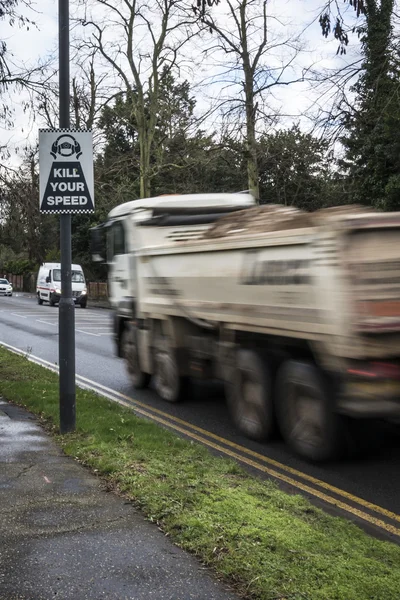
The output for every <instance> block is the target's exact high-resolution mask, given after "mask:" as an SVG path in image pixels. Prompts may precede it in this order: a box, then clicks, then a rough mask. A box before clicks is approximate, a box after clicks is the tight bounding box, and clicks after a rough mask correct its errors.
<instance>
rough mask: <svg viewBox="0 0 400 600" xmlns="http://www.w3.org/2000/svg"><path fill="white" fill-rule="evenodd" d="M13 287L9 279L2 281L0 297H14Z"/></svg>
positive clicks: (0, 281)
mask: <svg viewBox="0 0 400 600" xmlns="http://www.w3.org/2000/svg"><path fill="white" fill-rule="evenodd" d="M12 295H13V287H12V285H11V283H10V282H9V281H8V279H0V296H12Z"/></svg>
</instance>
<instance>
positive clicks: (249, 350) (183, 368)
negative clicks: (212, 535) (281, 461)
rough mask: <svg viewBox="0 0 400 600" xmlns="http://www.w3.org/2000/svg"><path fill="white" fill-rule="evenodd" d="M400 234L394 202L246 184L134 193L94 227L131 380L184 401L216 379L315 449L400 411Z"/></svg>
mask: <svg viewBox="0 0 400 600" xmlns="http://www.w3.org/2000/svg"><path fill="white" fill-rule="evenodd" d="M105 238H106V242H107V243H106V245H107V256H106V258H105V257H104V256H103V254H104V252H102V247H103V243H104V239H105ZM399 242H400V213H383V212H379V211H374V210H372V209H368V208H365V207H364V208H363V207H358V206H342V207H336V208H330V209H322V210H318V211H316V212H313V213H306V212H303V211H301V210H298V209H295V208H293V207H286V206H279V205H261V206H259V205H256V204H255V201H254V199H253V197H252V196H251V195H250V194H247V193H237V194H217V193H216V194H193V195H190V194H189V195H171V196H168V195H166V196H159V197H156V198H148V199H144V200H133V201H130V202H127V203H124V204H121V205H120V206H117V207H116V208H114V209H113V210H112V211H111V212H110V213H109V216H108V219H107V221H106V222H105V223H104V224H102V225H101V226H99V227H97V228H94V229H93V230H92V252H93V257H94V259H95V260H106V262H107V265H108V273H109V275H108V284H109V296H110V302H111V305H112V307H113V310H114V333H115V343H116V351H117V353H118V356H121V357H123V358H124V359H125V361H126V365H127V369H128V373H129V376H130V378H131V381H132V384H133V386H134V387H136V388H144V387H146V386H148V385H149V383H150V380H152V385H153V387H154V389H155V390H156V392H157V393H158V394H159V396H161V398H163V399H164V400H166V401H168V402H177V401H179V400H181V399H183V398H184V397H185V395H186V394H187V393H188V391H187V390H188V383H189V381H190V380H192V379H193V378H198V379H209V380H220V381H222V382H223V384H224V388H225V392H226V400H227V404H228V407H229V410H230V414H231V416H232V419H233V421H234V423H235V424H236V426H237V428H238V429H239V430H240V431H241V432H242V433H243V434H244V435H246V436H248V437H249V438H252V439H255V440H266V441H268V440H270V439H271V438H273V436H274V435H275V433H276V430H277V429H278V430H279V431H280V433H281V435H282V436H283V438H284V440H285V441H286V442H287V443H288V444H289V445H290V446H291V448H292V449H293V450H294V451H295V452H296V453H298V454H299V455H301V456H303V457H305V458H306V459H310V460H313V461H323V460H328V459H332V458H333V457H337V456H339V455H341V454H342V453H343V452H344V451H345V448H346V447H347V444H348V440H349V435H351V430H352V428H351V424H352V423H355V422H357V421H359V420H363V422H366V420H369V421H368V422H369V423H373V422H374V421H376V420H382V419H383V420H387V421H395V422H398V421H399V419H400V362H399V357H400V243H399ZM349 432H350V433H349Z"/></svg>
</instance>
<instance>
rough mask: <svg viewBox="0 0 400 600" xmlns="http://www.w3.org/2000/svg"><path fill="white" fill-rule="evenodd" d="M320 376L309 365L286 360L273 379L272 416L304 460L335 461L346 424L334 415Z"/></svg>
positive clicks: (342, 446) (338, 416)
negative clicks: (273, 404)
mask: <svg viewBox="0 0 400 600" xmlns="http://www.w3.org/2000/svg"><path fill="white" fill-rule="evenodd" d="M333 400H334V398H333V394H332V393H330V389H329V386H328V382H327V381H326V378H325V376H324V374H323V373H322V372H321V371H320V370H319V369H318V367H316V366H315V365H313V364H312V363H310V362H300V361H295V360H289V361H287V362H285V363H284V364H283V365H282V366H281V368H280V370H279V372H278V375H277V382H276V414H277V418H278V424H279V428H280V430H281V433H282V437H283V439H284V440H285V441H286V442H287V444H288V445H289V446H290V447H291V448H292V449H293V450H294V451H295V452H296V453H297V454H300V455H301V456H303V457H304V458H306V459H308V460H311V461H314V462H321V461H326V460H330V459H333V458H338V457H340V456H341V455H342V453H343V451H344V449H345V447H346V444H345V441H346V435H347V434H346V422H345V419H344V418H343V417H341V416H340V415H338V414H336V413H335V412H334V407H333Z"/></svg>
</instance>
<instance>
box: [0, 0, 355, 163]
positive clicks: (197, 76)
mask: <svg viewBox="0 0 400 600" xmlns="http://www.w3.org/2000/svg"><path fill="white" fill-rule="evenodd" d="M76 1H77V3H78V4H79V0H76ZM324 4H325V2H324V0H269V1H268V3H267V6H268V11H269V13H270V14H271V15H273V16H275V17H276V19H273V20H271V23H272V25H271V34H270V35H275V34H276V35H278V34H279V35H284V36H287V35H288V33H289V32H292V33H293V34H295V33H296V34H298V33H300V32H303V35H302V45H303V48H304V49H303V51H302V52H301V53H300V55H298V56H297V58H296V59H295V60H294V63H293V68H292V69H291V71H290V73H289V72H288V77H293V79H295V78H297V77H298V76H299V74H300V73H301V71H302V69H304V68H307V67H309V66H310V65H313V68H314V69H315V70H317V71H322V70H323V69H333V68H335V67H339V66H343V65H345V64H346V63H347V62H349V61H351V60H353V59H354V57H355V56H356V55H357V53H358V44H357V40H356V38H354V37H353V38H352V39H351V42H350V47H349V49H348V53H347V55H346V56H345V57H340V56H336V49H337V42H336V41H334V40H332V39H330V40H325V39H324V38H323V37H322V35H321V30H320V26H319V24H318V19H317V15H318V14H319V12H320V10H321V7H322V6H323V5H324ZM57 8H58V2H57V0H36V2H33V3H32V10H27V9H26V8H24V7H22V6H21V7H20V12H21V13H23V14H24V15H25V16H27V17H28V18H30V19H31V20H32V21H35V23H36V26H30V27H29V30H28V31H27V30H26V29H25V28H20V27H18V26H16V25H14V27H10V26H9V25H8V24H7V23H6V22H1V23H0V27H1V30H0V39H4V40H5V41H6V43H7V47H8V50H9V52H10V55H11V60H12V61H13V63H14V64H16V65H17V66H22V65H26V66H34V65H35V64H36V63H37V61H39V60H41V61H45V60H46V59H48V57H49V56H53V57H56V56H57V44H58V16H57ZM77 10H78V9H77V8H76V7H75V6H74V0H71V2H70V12H71V17H72V16H75V15H76V14H77ZM213 10H214V11H215V12H214V14H215V16H216V18H217V19H218V20H219V22H220V23H222V24H223V23H225V22H226V23H227V26H228V23H229V22H228V21H224V19H226V15H225V13H226V11H227V7H226V5H224V2H223V0H222V2H221V3H220V4H219V6H218V7H216V8H214V9H213ZM348 14H349V16H350V18H352V13H351V12H349V13H348ZM93 15H94V16H95V18H99V20H100V21H102V20H103V17H102V15H101V12H100V11H99V10H97V11H96V10H94V13H93ZM107 31H108V35H109V38H110V41H111V42H113V40H114V39H115V40H116V39H117V38H118V32H117V31H116V30H114V29H113V28H112V27H111V26H110V27H108V28H107ZM113 36H114V38H113ZM214 39H215V38H214ZM210 43H213V41H212V38H211V37H210V36H208V37H207V36H205V37H204V38H201V39H198V40H197V41H196V42H194V43H193V44H192V45H191V46H189V47H188V48H187V49H186V53H187V54H188V56H196V57H197V58H199V57H200V60H199V62H198V64H197V67H196V69H194V70H186V71H185V70H184V69H183V71H182V77H184V78H187V79H188V80H189V82H190V83H191V84H192V85H193V86H195V89H196V97H197V100H198V101H197V110H198V111H199V112H202V111H205V110H207V109H208V108H209V107H210V106H211V105H214V104H215V102H216V99H217V98H219V99H221V98H224V97H226V95H227V93H229V94H230V95H231V97H232V95H233V96H234V95H235V93H236V94H237V93H238V92H239V89H238V88H237V87H236V88H235V87H233V88H232V87H229V88H227V84H230V83H231V81H232V73H233V70H229V69H228V72H227V69H226V64H227V63H226V60H227V55H226V54H225V53H222V52H221V51H215V52H213V53H211V54H209V56H207V55H205V54H204V50H205V48H206V47H207V45H209V44H210ZM143 44H145V42H144V41H143ZM228 58H229V57H228ZM285 58H287V52H286V54H285V51H283V52H282V51H276V52H274V53H272V54H270V55H269V56H268V61H269V65H271V64H273V63H275V65H277V64H279V61H280V60H285ZM55 64H57V63H56V62H55ZM222 64H223V65H224V66H223V67H222V66H221V65H222ZM73 69H74V65H73V64H72V65H71V70H72V72H73ZM101 69H103V72H104V67H100V66H99V72H100V71H101ZM200 84H201V85H200ZM227 90H228V91H227ZM319 94H320V89H319V88H318V89H317V86H316V84H315V83H313V84H310V83H298V84H294V85H290V86H282V87H279V88H275V89H274V93H273V97H272V96H270V97H268V105H269V107H270V108H271V111H272V112H273V111H280V112H281V113H282V114H283V115H287V116H285V117H284V118H282V120H281V122H280V124H278V125H277V126H278V127H287V126H290V125H291V124H292V123H295V122H297V121H300V122H301V124H302V127H304V128H307V127H310V122H309V121H308V120H307V119H304V117H301V115H302V113H303V112H304V111H305V110H306V109H307V108H308V107H309V106H310V105H312V103H313V102H314V101H315V100H316V99H317V97H318V96H319ZM5 99H6V98H5V97H3V101H4V100H5ZM26 99H27V95H26V94H21V92H15V91H10V94H9V98H8V99H7V100H6V101H7V102H10V103H11V104H12V106H13V109H14V127H12V128H7V129H5V128H4V127H3V128H2V129H0V144H1V145H7V146H8V148H9V150H10V151H11V157H10V159H9V162H10V164H13V165H15V164H17V163H18V160H19V159H18V156H17V154H16V151H15V149H18V148H21V147H22V146H23V145H24V144H26V143H27V142H28V143H35V141H36V139H37V135H38V128H39V127H40V126H43V123H41V122H40V119H38V118H37V115H34V114H32V113H31V112H30V111H24V110H23V106H22V102H23V100H26ZM322 102H323V103H324V102H327V100H326V99H323V100H322ZM213 119H214V121H213V122H211V121H210V122H209V124H208V126H209V127H211V128H214V129H215V127H218V126H219V124H220V123H221V116H220V114H219V113H218V116H216V113H214V115H213ZM218 119H219V120H218ZM3 163H4V161H3Z"/></svg>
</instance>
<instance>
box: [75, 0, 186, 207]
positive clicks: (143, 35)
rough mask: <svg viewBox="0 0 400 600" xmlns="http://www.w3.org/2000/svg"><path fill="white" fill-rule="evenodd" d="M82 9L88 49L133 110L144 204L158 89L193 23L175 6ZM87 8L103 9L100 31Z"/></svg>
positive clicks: (98, 2) (170, 0)
mask: <svg viewBox="0 0 400 600" xmlns="http://www.w3.org/2000/svg"><path fill="white" fill-rule="evenodd" d="M84 4H85V7H86V15H85V17H84V18H83V19H81V23H82V24H83V25H84V26H86V27H89V28H90V31H91V37H90V38H89V39H88V40H87V44H88V45H89V46H90V45H91V46H92V47H93V48H96V49H97V50H98V51H99V52H100V54H101V56H102V57H103V59H104V61H105V65H106V67H107V68H110V67H111V68H112V69H113V72H114V74H115V75H116V77H118V78H119V80H120V82H121V83H122V86H123V93H124V95H125V98H126V100H127V102H128V105H129V106H130V107H131V111H132V116H133V119H134V121H135V124H136V127H137V131H138V143H139V168H140V195H141V197H143V198H146V197H148V196H149V195H150V185H151V156H152V151H153V146H154V138H155V134H156V128H157V116H158V113H159V103H160V89H161V86H162V84H163V79H164V78H165V77H167V76H168V73H169V72H170V71H171V70H172V69H173V68H174V66H175V65H176V63H177V60H178V58H179V56H180V52H181V50H182V47H183V46H184V45H185V43H186V42H187V40H188V39H190V37H191V35H192V33H191V32H190V25H191V24H192V23H193V22H194V21H195V19H194V18H193V17H191V16H189V10H188V9H189V8H190V7H189V6H187V7H185V5H183V4H181V3H179V2H176V0H150V2H149V1H147V0H119V1H111V0H86V1H85V2H84ZM90 6H97V8H98V9H99V8H101V9H103V12H104V15H103V16H104V21H103V22H106V23H107V26H105V25H104V26H103V25H102V26H100V25H99V19H98V18H97V19H94V18H93V17H91V16H90ZM155 13H156V14H157V16H158V18H157V19H154V18H153V15H154V14H155ZM111 32H112V33H113V35H114V37H113V38H112V37H111V36H110V34H111ZM116 40H118V41H117V42H116ZM118 93H120V90H118Z"/></svg>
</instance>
